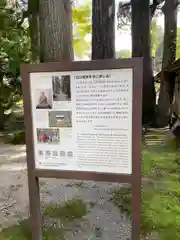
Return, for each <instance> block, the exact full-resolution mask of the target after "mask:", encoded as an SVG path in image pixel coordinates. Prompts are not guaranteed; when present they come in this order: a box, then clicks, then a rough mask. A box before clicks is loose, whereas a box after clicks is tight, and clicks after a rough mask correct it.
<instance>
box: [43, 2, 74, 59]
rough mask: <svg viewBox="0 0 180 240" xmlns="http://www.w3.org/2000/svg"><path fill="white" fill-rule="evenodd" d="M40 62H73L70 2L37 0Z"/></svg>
mask: <svg viewBox="0 0 180 240" xmlns="http://www.w3.org/2000/svg"><path fill="white" fill-rule="evenodd" d="M39 27H40V61H41V62H52V61H56V62H57V61H69V60H73V39H72V6H71V1H70V0H39Z"/></svg>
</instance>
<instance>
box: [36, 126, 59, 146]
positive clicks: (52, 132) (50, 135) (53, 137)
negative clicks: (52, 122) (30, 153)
mask: <svg viewBox="0 0 180 240" xmlns="http://www.w3.org/2000/svg"><path fill="white" fill-rule="evenodd" d="M59 140H60V137H59V129H51V128H37V141H38V143H44V144H58V143H59Z"/></svg>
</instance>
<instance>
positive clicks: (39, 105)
mask: <svg viewBox="0 0 180 240" xmlns="http://www.w3.org/2000/svg"><path fill="white" fill-rule="evenodd" d="M51 108H52V93H51V90H50V89H45V90H44V89H43V90H40V89H38V90H37V91H36V109H51Z"/></svg>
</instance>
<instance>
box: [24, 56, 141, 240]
mask: <svg viewBox="0 0 180 240" xmlns="http://www.w3.org/2000/svg"><path fill="white" fill-rule="evenodd" d="M126 68H132V69H133V106H132V108H133V109H132V174H131V175H126V174H111V173H97V172H80V171H78V172H77V171H59V170H40V169H36V168H35V159H34V142H33V121H32V109H31V93H30V73H38V72H43V73H45V72H68V71H84V70H107V69H126ZM21 77H22V89H23V100H24V118H25V132H26V146H27V168H28V185H29V203H30V219H31V230H32V240H40V239H41V215H40V194H39V178H41V177H42V178H59V179H76V180H94V181H104V182H117V183H129V184H132V233H131V234H132V240H139V239H140V209H141V119H142V59H141V58H131V59H116V60H97V61H82V62H68V63H67V62H61V63H40V64H32V65H30V64H23V65H22V66H21Z"/></svg>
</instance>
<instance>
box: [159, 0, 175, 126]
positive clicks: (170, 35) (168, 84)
mask: <svg viewBox="0 0 180 240" xmlns="http://www.w3.org/2000/svg"><path fill="white" fill-rule="evenodd" d="M177 6H178V0H166V2H165V5H164V7H163V12H164V16H165V18H164V50H163V59H162V73H163V72H165V69H166V68H167V67H168V65H170V64H172V63H173V62H174V61H175V59H176V37H177ZM168 76H169V77H168ZM174 84H175V76H173V75H169V74H168V73H166V77H164V74H161V85H160V94H159V100H158V116H157V124H158V125H159V126H160V127H165V126H167V125H168V123H169V119H170V112H171V111H170V106H171V103H172V100H173V92H174V91H173V88H174Z"/></svg>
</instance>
